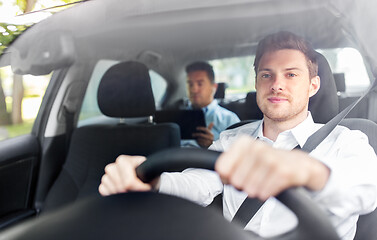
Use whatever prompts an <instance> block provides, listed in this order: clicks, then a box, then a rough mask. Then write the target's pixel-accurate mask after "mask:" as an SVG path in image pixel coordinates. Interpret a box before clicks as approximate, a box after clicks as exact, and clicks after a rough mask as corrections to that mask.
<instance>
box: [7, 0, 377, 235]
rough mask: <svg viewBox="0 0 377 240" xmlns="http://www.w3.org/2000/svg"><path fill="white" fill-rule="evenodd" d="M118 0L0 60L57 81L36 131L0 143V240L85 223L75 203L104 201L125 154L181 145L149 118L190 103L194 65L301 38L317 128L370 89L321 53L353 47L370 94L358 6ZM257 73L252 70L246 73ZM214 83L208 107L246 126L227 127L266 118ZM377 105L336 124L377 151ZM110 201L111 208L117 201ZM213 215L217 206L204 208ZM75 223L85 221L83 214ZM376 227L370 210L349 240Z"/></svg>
mask: <svg viewBox="0 0 377 240" xmlns="http://www.w3.org/2000/svg"><path fill="white" fill-rule="evenodd" d="M125 2H126V1H125ZM125 2H122V1H119V0H90V1H84V2H83V3H80V4H77V5H76V6H74V7H72V8H70V9H67V10H65V11H62V12H59V13H57V14H55V15H53V16H51V17H50V18H48V19H46V20H45V21H41V22H39V23H38V24H35V25H34V26H32V27H31V28H29V29H28V30H27V31H25V32H24V33H23V34H21V35H20V37H18V38H17V39H16V41H15V42H14V43H13V44H12V45H11V46H10V47H9V48H8V49H7V50H6V51H5V52H4V53H3V54H2V55H0V67H3V66H11V67H12V71H13V72H14V73H15V74H19V75H36V76H41V75H46V74H49V73H51V72H52V74H51V79H50V81H49V85H48V87H47V89H46V92H45V94H44V97H43V101H42V104H41V106H40V108H39V112H38V116H37V118H36V120H35V122H34V125H33V128H32V131H31V133H30V134H27V135H23V136H20V137H15V138H11V139H7V140H3V141H2V142H1V144H0V229H1V230H3V231H2V232H5V234H4V235H3V233H2V232H0V239H3V238H2V236H4V237H5V238H7V237H8V236H13V235H12V234H13V233H14V232H16V231H17V229H16V230H14V231H13V232H12V231H9V230H12V227H17V225H20V226H21V225H22V223H23V222H24V221H25V220H26V219H31V220H33V219H38V218H41V219H50V218H51V219H52V217H50V216H54V214H57V215H56V216H58V215H59V214H60V216H61V217H62V219H65V220H66V221H70V220H69V219H70V216H72V215H74V213H77V212H79V211H80V210H79V209H82V211H83V212H85V214H87V213H88V212H90V211H91V209H89V206H92V207H99V205H96V204H97V202H95V201H94V202H91V203H88V208H86V207H85V204H84V203H85V202H84V201H82V200H84V199H87V198H91V197H98V196H99V193H98V186H99V183H100V180H101V176H102V175H103V173H104V167H105V166H106V165H107V164H108V163H111V162H113V161H115V159H116V157H117V156H119V155H120V154H128V155H144V156H149V155H151V154H154V153H156V152H159V151H161V150H164V149H168V148H178V147H179V146H180V140H181V136H180V129H179V126H178V125H177V124H175V123H156V122H155V121H154V120H153V118H154V115H155V113H156V111H157V110H161V109H170V108H171V107H172V106H174V105H175V104H176V103H177V102H184V101H187V92H186V76H185V75H186V74H185V71H184V69H185V66H186V65H187V64H189V63H191V62H193V61H197V60H203V61H208V62H210V63H213V62H214V61H218V60H222V59H229V58H243V57H250V56H253V55H254V54H255V50H256V46H257V42H258V41H259V40H260V39H262V38H263V37H264V36H266V35H267V34H269V33H273V32H277V31H279V30H288V31H292V32H295V33H297V34H300V35H302V36H305V37H306V38H308V40H309V41H310V42H312V44H313V46H314V47H315V49H316V50H317V52H318V62H319V76H320V78H321V88H320V90H319V92H318V93H317V94H316V95H315V96H314V97H312V98H311V99H310V102H309V110H310V112H311V114H312V116H313V119H314V120H315V122H318V123H327V122H328V121H329V120H331V119H332V118H333V117H335V116H336V115H337V114H338V113H339V112H340V111H341V110H343V109H345V108H346V107H347V106H348V105H350V104H351V103H352V102H354V101H355V100H356V99H358V98H359V96H361V95H362V93H363V92H364V91H365V89H366V88H367V87H368V86H362V87H360V89H356V88H355V89H356V90H354V89H353V88H352V87H353V86H354V85H352V84H349V75H350V74H349V73H346V70H344V71H343V70H341V71H340V70H337V71H336V72H335V71H334V69H336V67H337V64H338V65H340V63H339V62H340V60H339V59H336V57H335V55H334V54H333V53H331V54H329V53H328V52H326V50H328V49H330V50H333V51H335V52H341V50H342V49H345V48H352V49H356V50H357V51H358V52H360V54H359V55H361V56H363V59H362V60H361V62H362V63H363V67H364V68H365V72H366V73H365V74H366V76H367V81H368V83H367V85H369V84H370V82H373V81H374V77H373V76H375V75H376V73H375V72H374V70H375V69H374V68H373V62H375V59H374V57H373V56H375V55H376V56H377V54H374V52H372V51H369V52H368V50H369V49H365V48H364V47H363V46H361V44H360V39H361V38H362V37H361V36H368V35H366V33H364V32H362V33H360V32H358V31H355V32H356V33H357V34H356V33H355V35H356V36H357V37H359V38H360V39H357V38H356V37H355V36H354V35H352V33H354V32H353V28H352V27H348V26H347V23H349V22H351V20H353V19H354V18H355V16H354V15H352V18H351V17H350V18H348V16H347V14H345V13H346V12H347V11H346V10H347V9H348V8H352V7H354V9H358V11H356V12H358V13H359V14H360V16H362V15H363V14H362V12H363V8H356V7H355V6H354V4H356V3H354V2H353V1H348V0H347V1H345V2H347V4H348V5H347V4H343V3H342V2H339V1H336V0H331V1H330V3H329V2H328V1H324V0H321V1H315V0H309V1H299V0H282V1H273V0H265V1H254V0H250V1H243V0H237V1H233V2H229V1H220V2H217V1H182V2H181V3H176V2H175V1H168V0H167V1H161V3H159V4H157V3H153V1H146V2H147V3H145V4H143V3H139V2H128V1H127V3H125ZM343 5H347V7H348V8H346V9H344V8H343V7H344V6H343ZM292 6H294V7H292ZM364 10H365V9H364ZM347 13H348V12H347ZM350 14H351V13H350ZM352 14H354V13H352ZM292 16H294V17H292ZM313 19H315V21H314V20H313ZM361 19H362V18H360V19H359V20H358V21H360V22H361ZM363 34H365V35H363ZM372 40H373V37H371V39H370V41H372ZM376 40H377V37H376ZM31 42H33V43H35V45H33V47H30V43H31ZM376 53H377V51H376ZM334 59H335V60H334ZM340 59H341V58H340ZM376 60H377V57H376ZM368 61H369V62H368ZM364 63H365V66H364ZM251 64H252V63H251ZM353 64H354V66H355V67H356V63H353ZM214 65H215V64H214ZM219 66H220V65H219ZM218 69H219V72H220V70H221V68H218ZM252 71H253V69H252V65H249V66H248V67H247V70H246V72H247V74H248V75H251V72H252ZM342 71H343V72H342ZM221 81H222V80H221V79H220V82H219V86H218V89H217V92H216V94H215V98H216V99H217V100H218V102H219V104H220V105H221V106H223V107H225V108H227V109H229V110H231V111H233V112H235V113H236V114H237V115H238V116H239V118H240V119H241V122H240V123H238V124H235V125H233V126H229V127H228V129H230V128H235V127H238V126H240V125H242V124H246V123H248V122H250V121H255V120H259V119H262V118H263V114H262V113H261V111H260V110H259V108H258V106H257V104H256V92H255V90H253V89H251V87H250V88H247V89H246V90H244V91H243V92H242V96H241V97H237V98H235V99H234V98H232V97H231V96H230V95H231V93H232V92H231V91H230V90H231V88H233V85H232V83H229V82H221ZM351 90H354V91H351ZM376 103H377V93H376V92H375V91H374V92H371V93H370V94H369V95H368V97H366V98H364V99H363V100H362V101H361V102H360V103H359V104H358V105H357V106H356V107H355V108H354V109H353V110H352V111H351V112H350V113H349V114H348V115H347V117H346V118H345V119H343V120H342V121H341V123H340V125H343V126H347V127H349V128H350V129H358V130H361V131H363V132H364V133H365V134H367V135H368V137H369V141H370V144H371V145H372V147H373V148H374V150H375V152H376V153H377V123H376V122H377V111H376V109H377V108H376V107H375V106H376ZM9 183H12V184H11V185H10V184H9ZM163 198H164V196H162V197H158V199H157V200H156V201H157V202H163V201H165V200H162V199H163ZM113 199H115V200H113V201H115V202H112V203H114V205H116V206H118V204H119V203H120V200H117V197H114V198H113ZM106 201H107V200H106ZM108 201H109V202H110V201H111V200H108ZM75 204H77V205H75ZM80 204H81V205H80ZM98 204H100V205H101V206H103V205H102V203H99V202H98ZM146 204H147V203H146ZM177 204H181V203H177ZM182 204H183V205H184V204H185V203H182ZM119 205H120V204H119ZM148 206H149V205H148ZM164 206H165V205H164ZM219 206H220V207H221V197H220V198H218V199H217V200H216V201H215V203H214V204H213V205H212V206H211V207H213V208H215V209H216V208H218V207H219ZM64 209H66V210H64ZM127 211H129V209H127ZM166 211H168V210H166ZM193 211H196V210H193ZM83 214H84V213H83ZM204 214H207V213H204ZM36 216H37V217H36ZM44 216H46V217H44ZM106 216H108V215H106ZM206 217H211V216H209V215H208V216H207V215H206ZM93 218H94V217H93ZM153 219H155V220H156V218H153ZM80 221H81V222H82V221H84V220H83V219H82V218H80V217H79V216H78V217H77V222H80ZM214 221H217V220H214ZM26 222H27V221H26ZM77 222H75V221H72V224H70V226H72V227H74V226H73V225H74V224H73V223H77ZM37 224H39V225H38V226H41V225H42V223H37ZM51 224H52V223H51ZM198 224H199V222H198ZM217 224H220V225H221V226H222V224H223V223H217ZM28 226H29V227H28V228H29V229H31V228H33V226H34V225H32V224H29V225H28ZM45 226H46V227H47V226H50V225H47V224H46V225H45ZM67 226H68V225H67ZM374 226H377V212H376V211H374V212H373V213H371V214H368V215H365V216H361V217H360V220H359V222H358V231H357V233H356V238H355V239H357V240H361V239H377V228H376V227H374ZM21 227H22V226H21ZM83 228H84V227H83ZM36 229H38V228H36ZM88 229H90V227H88ZM224 229H227V227H225V226H224ZM182 231H183V230H182ZM229 231H230V232H232V231H233V230H229ZM7 234H10V235H7ZM35 234H37V233H35ZM30 236H31V235H30ZM37 236H38V235H36V238H37ZM49 236H51V235H49ZM191 236H192V237H195V238H196V237H198V236H197V235H191ZM222 237H225V235H224V236H222ZM243 237H244V236H243V235H242V234H241V235H240V237H239V239H243ZM296 237H297V236H296ZM216 238H217V239H221V238H220V236H218V235H217V236H216ZM12 239H25V238H22V237H20V238H17V237H14V238H12ZM30 239H32V238H30ZM46 239H48V237H46ZM156 239H157V238H156ZM208 239H210V238H208ZM213 239H215V238H213ZM224 239H226V238H224ZM255 239H262V238H258V237H257V236H255ZM287 239H289V237H288V238H287Z"/></svg>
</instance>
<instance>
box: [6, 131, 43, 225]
mask: <svg viewBox="0 0 377 240" xmlns="http://www.w3.org/2000/svg"><path fill="white" fill-rule="evenodd" d="M38 159H39V144H38V139H37V138H36V137H35V136H33V135H30V134H28V135H23V136H20V137H16V138H12V139H9V140H5V141H1V143H0V228H4V227H6V226H7V225H9V224H10V223H12V222H15V221H17V220H21V219H22V218H24V217H26V216H30V215H33V214H34V212H35V211H34V210H33V207H32V206H33V198H34V192H35V183H36V175H37V174H36V173H37V166H38Z"/></svg>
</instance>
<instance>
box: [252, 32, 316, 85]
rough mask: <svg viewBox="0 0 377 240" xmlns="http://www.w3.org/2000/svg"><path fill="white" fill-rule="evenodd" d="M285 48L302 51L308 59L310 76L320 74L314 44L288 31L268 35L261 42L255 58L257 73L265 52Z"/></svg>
mask: <svg viewBox="0 0 377 240" xmlns="http://www.w3.org/2000/svg"><path fill="white" fill-rule="evenodd" d="M283 49H293V50H298V51H300V52H302V53H303V54H304V55H305V57H306V60H307V65H308V69H309V77H310V78H313V77H315V76H317V75H318V62H317V57H316V56H317V53H316V51H315V50H314V49H313V47H312V45H311V44H310V43H309V42H308V41H306V40H305V39H304V38H302V37H299V36H297V35H295V34H293V33H291V32H287V31H281V32H278V33H274V34H271V35H268V36H266V37H265V38H264V39H262V40H261V41H260V42H259V44H258V47H257V53H256V55H255V60H254V71H255V74H256V75H257V73H258V67H259V62H260V60H261V58H262V56H263V55H264V54H265V53H267V52H274V51H277V50H283Z"/></svg>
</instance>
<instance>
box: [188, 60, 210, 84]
mask: <svg viewBox="0 0 377 240" xmlns="http://www.w3.org/2000/svg"><path fill="white" fill-rule="evenodd" d="M196 71H205V72H206V73H207V75H208V78H209V80H210V81H211V83H215V73H214V72H213V68H212V66H211V64H209V63H207V62H193V63H191V64H189V65H188V66H187V67H186V73H187V74H189V73H191V72H196Z"/></svg>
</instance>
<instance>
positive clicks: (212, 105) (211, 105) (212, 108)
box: [202, 99, 218, 113]
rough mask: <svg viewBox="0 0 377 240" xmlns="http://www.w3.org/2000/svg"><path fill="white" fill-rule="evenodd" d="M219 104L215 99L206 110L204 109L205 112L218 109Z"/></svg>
mask: <svg viewBox="0 0 377 240" xmlns="http://www.w3.org/2000/svg"><path fill="white" fill-rule="evenodd" d="M217 105H218V103H217V100H216V99H214V100H213V101H212V102H211V103H210V104H208V105H207V106H205V107H204V108H202V110H203V112H205V113H206V112H208V111H212V110H214V109H215V108H216V107H217Z"/></svg>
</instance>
